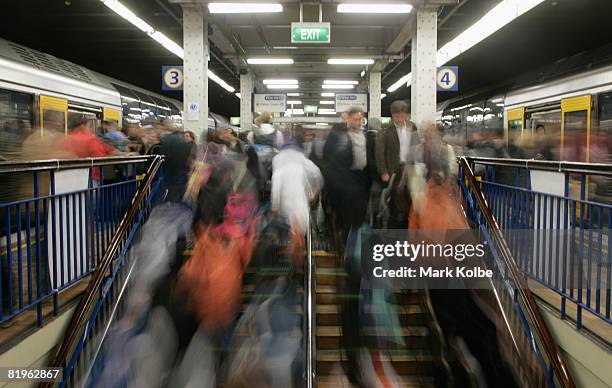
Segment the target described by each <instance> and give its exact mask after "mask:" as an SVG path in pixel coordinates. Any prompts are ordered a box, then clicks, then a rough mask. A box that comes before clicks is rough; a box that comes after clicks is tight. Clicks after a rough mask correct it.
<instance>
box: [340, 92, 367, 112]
mask: <svg viewBox="0 0 612 388" xmlns="http://www.w3.org/2000/svg"><path fill="white" fill-rule="evenodd" d="M354 106H356V107H359V108H361V109H362V110H363V111H364V112H367V111H368V95H367V94H366V93H336V112H346V111H347V110H349V109H351V108H352V107H354Z"/></svg>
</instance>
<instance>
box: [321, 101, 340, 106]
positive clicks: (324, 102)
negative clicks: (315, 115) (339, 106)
mask: <svg viewBox="0 0 612 388" xmlns="http://www.w3.org/2000/svg"><path fill="white" fill-rule="evenodd" d="M335 103H336V102H335V101H330V100H321V101H319V105H334V104H335Z"/></svg>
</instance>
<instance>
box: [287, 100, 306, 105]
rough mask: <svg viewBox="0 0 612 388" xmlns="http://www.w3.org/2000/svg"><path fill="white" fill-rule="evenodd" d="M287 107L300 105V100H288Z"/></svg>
mask: <svg viewBox="0 0 612 388" xmlns="http://www.w3.org/2000/svg"><path fill="white" fill-rule="evenodd" d="M287 105H302V101H300V100H288V101H287Z"/></svg>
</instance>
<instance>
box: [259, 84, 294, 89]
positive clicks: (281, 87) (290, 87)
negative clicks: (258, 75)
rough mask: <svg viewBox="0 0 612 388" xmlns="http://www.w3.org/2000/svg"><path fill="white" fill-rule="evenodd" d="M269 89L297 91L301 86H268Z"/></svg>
mask: <svg viewBox="0 0 612 388" xmlns="http://www.w3.org/2000/svg"><path fill="white" fill-rule="evenodd" d="M266 86H267V87H268V89H297V88H299V87H300V86H299V85H296V84H292V85H266Z"/></svg>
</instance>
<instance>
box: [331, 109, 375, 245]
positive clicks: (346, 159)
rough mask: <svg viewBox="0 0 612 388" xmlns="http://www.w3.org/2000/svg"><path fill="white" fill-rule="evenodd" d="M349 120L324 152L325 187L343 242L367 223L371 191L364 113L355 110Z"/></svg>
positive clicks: (338, 127)
mask: <svg viewBox="0 0 612 388" xmlns="http://www.w3.org/2000/svg"><path fill="white" fill-rule="evenodd" d="M346 117H347V118H346V122H345V123H338V124H336V125H334V127H333V128H332V130H331V131H330V133H329V136H328V137H327V141H326V142H325V146H324V148H323V159H324V174H325V185H326V187H327V189H328V194H329V200H330V203H331V207H332V209H334V210H335V212H336V214H335V217H336V222H335V224H336V227H337V228H338V229H339V230H338V232H340V233H341V236H342V237H341V239H342V241H344V240H346V236H347V234H348V231H349V229H350V228H351V226H354V227H357V228H358V227H360V226H361V224H362V223H363V222H364V220H365V216H366V211H367V207H368V198H369V190H370V179H369V175H368V156H367V155H368V152H367V146H366V137H365V134H364V133H363V130H362V128H361V119H362V118H363V111H362V110H361V109H360V108H358V107H353V108H351V109H349V110H348V111H347V112H346ZM370 162H371V161H370Z"/></svg>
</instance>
